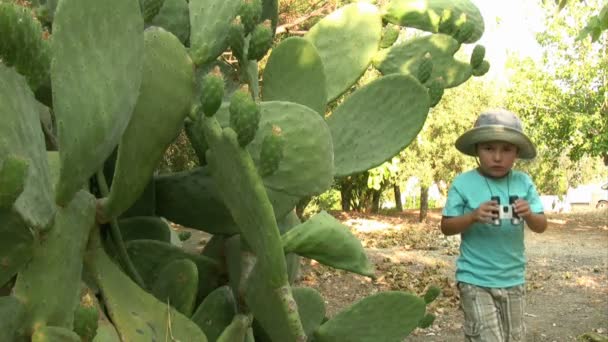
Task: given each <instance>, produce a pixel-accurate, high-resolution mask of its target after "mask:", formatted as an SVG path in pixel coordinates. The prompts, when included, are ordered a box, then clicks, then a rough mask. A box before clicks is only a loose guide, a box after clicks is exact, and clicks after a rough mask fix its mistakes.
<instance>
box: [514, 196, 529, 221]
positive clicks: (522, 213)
mask: <svg viewBox="0 0 608 342" xmlns="http://www.w3.org/2000/svg"><path fill="white" fill-rule="evenodd" d="M513 211H515V213H516V214H517V215H518V216H519V217H521V218H526V217H528V216H530V215H532V211H531V210H530V204H529V203H528V201H526V200H525V199H521V198H520V199H518V200H516V201H515V203H513Z"/></svg>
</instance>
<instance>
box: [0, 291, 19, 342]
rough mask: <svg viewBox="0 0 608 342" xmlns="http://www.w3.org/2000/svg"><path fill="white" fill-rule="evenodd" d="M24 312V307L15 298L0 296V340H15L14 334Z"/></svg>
mask: <svg viewBox="0 0 608 342" xmlns="http://www.w3.org/2000/svg"><path fill="white" fill-rule="evenodd" d="M1 283H2V282H0V284H1ZM24 314H25V308H24V306H23V304H21V302H20V301H19V300H17V298H15V297H13V296H4V297H0V341H15V340H16V336H15V335H16V332H17V329H19V325H20V324H21V320H22V319H23V316H24Z"/></svg>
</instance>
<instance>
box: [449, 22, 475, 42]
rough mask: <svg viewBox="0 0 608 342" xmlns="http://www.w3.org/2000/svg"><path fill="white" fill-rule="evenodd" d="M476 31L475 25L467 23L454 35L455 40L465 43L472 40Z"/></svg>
mask: <svg viewBox="0 0 608 342" xmlns="http://www.w3.org/2000/svg"><path fill="white" fill-rule="evenodd" d="M474 30H475V25H473V23H471V22H465V23H464V24H462V26H461V27H460V29H459V30H458V32H456V34H455V35H454V39H456V40H457V41H458V42H459V43H463V42H465V41H466V40H467V39H469V38H471V36H472V35H473V31H474Z"/></svg>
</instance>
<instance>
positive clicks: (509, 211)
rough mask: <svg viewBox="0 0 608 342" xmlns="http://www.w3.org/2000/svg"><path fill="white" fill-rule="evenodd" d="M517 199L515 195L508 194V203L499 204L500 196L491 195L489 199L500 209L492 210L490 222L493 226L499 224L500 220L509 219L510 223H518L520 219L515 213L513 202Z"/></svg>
mask: <svg viewBox="0 0 608 342" xmlns="http://www.w3.org/2000/svg"><path fill="white" fill-rule="evenodd" d="M517 199H518V197H517V196H509V205H503V206H501V205H500V197H498V196H492V198H491V200H492V201H496V203H498V205H499V206H500V210H498V211H494V212H492V214H493V215H494V218H493V219H492V224H493V225H495V226H500V221H501V220H511V224H512V225H518V224H519V223H520V222H521V220H520V218H519V215H517V213H515V210H514V203H515V201H516V200H517Z"/></svg>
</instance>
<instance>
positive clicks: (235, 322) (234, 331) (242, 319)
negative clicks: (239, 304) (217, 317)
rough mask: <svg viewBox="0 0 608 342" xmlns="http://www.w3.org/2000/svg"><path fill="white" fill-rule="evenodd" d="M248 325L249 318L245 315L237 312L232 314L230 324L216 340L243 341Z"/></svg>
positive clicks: (249, 323) (222, 341) (226, 341)
mask: <svg viewBox="0 0 608 342" xmlns="http://www.w3.org/2000/svg"><path fill="white" fill-rule="evenodd" d="M250 325H251V322H250V319H249V317H247V316H246V315H243V314H238V315H236V316H234V318H233V319H232V322H230V325H228V326H227V327H226V329H224V331H223V332H222V334H221V335H220V336H219V337H218V339H217V342H235V341H244V340H245V335H247V329H249V327H250Z"/></svg>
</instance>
